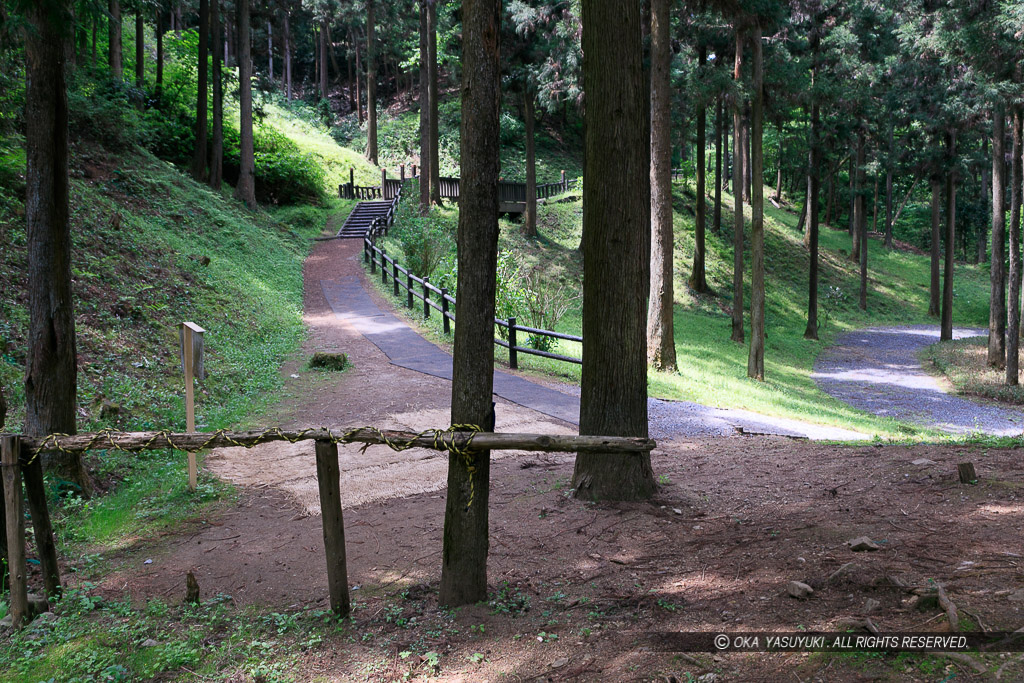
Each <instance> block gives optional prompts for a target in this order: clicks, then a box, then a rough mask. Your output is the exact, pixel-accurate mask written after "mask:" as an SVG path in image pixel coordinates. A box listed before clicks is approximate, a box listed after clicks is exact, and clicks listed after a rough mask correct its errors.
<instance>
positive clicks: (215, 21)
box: [210, 0, 224, 190]
mask: <svg viewBox="0 0 1024 683" xmlns="http://www.w3.org/2000/svg"><path fill="white" fill-rule="evenodd" d="M220 2H221V0H210V35H211V36H212V37H213V39H212V41H211V42H212V44H213V142H212V143H211V145H210V187H212V188H214V189H215V190H219V189H220V186H221V184H222V183H223V182H224V83H223V81H224V78H223V73H222V69H221V56H222V55H223V52H221V50H219V49H217V48H218V43H219V41H220V35H221V23H220Z"/></svg>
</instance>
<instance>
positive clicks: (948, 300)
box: [939, 131, 956, 341]
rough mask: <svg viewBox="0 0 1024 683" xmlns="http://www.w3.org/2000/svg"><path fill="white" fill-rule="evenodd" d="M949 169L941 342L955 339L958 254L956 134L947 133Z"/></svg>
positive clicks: (947, 171) (947, 178) (952, 132)
mask: <svg viewBox="0 0 1024 683" xmlns="http://www.w3.org/2000/svg"><path fill="white" fill-rule="evenodd" d="M946 148H947V150H948V156H949V167H948V168H947V170H946V253H945V256H946V264H945V272H943V274H942V329H941V331H940V333H939V339H940V340H941V341H950V340H952V339H953V263H954V261H953V259H954V256H955V252H956V166H955V164H956V132H955V131H949V132H947V133H946Z"/></svg>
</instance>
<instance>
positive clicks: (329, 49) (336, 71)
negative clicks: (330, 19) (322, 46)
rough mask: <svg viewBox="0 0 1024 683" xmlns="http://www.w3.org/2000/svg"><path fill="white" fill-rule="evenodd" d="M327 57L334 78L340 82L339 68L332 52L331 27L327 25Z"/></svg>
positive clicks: (332, 38)
mask: <svg viewBox="0 0 1024 683" xmlns="http://www.w3.org/2000/svg"><path fill="white" fill-rule="evenodd" d="M327 56H328V57H330V58H331V68H332V69H334V78H335V79H337V81H338V82H340V81H341V67H340V66H339V65H338V57H337V55H336V54H335V52H334V36H332V35H331V25H330V23H328V24H327Z"/></svg>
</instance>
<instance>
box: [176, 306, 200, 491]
mask: <svg viewBox="0 0 1024 683" xmlns="http://www.w3.org/2000/svg"><path fill="white" fill-rule="evenodd" d="M205 331H206V330H204V329H203V328H201V327H199V326H198V325H196V324H195V323H191V322H183V323H182V324H181V352H182V353H181V357H182V367H183V369H184V371H185V425H186V426H185V431H186V432H189V433H192V432H194V431H196V403H195V390H194V388H193V386H192V379H193V377H194V376H196V375H199V377H200V379H202V374H203V373H202V372H201V371H200V372H198V373H196V372H195V369H196V367H197V366H198V367H202V359H201V357H200V358H196V357H195V351H196V349H197V346H198V348H199V349H202V334H203V333H204V332H205ZM197 342H198V344H197ZM201 353H202V351H201V350H200V354H201ZM198 482H199V467H198V465H197V464H196V454H195V453H191V452H190V453H189V454H188V488H189V490H190V491H195V490H196V485H197V484H198Z"/></svg>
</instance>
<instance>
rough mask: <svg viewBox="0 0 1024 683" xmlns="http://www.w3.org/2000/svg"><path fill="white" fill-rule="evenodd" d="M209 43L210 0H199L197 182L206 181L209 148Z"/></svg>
mask: <svg viewBox="0 0 1024 683" xmlns="http://www.w3.org/2000/svg"><path fill="white" fill-rule="evenodd" d="M209 43H210V0H199V57H198V61H197V66H198V68H199V80H198V86H197V90H196V93H197V94H196V128H195V130H196V147H195V151H193V153H192V177H193V178H194V179H195V180H197V181H198V182H201V183H202V182H206V179H207V174H206V160H207V158H208V156H209V149H208V148H207V147H208V146H207V142H206V126H207V124H206V113H207V109H208V105H207V101H206V97H207V90H208V89H209V86H208V85H207V68H208V65H207V46H208V45H209Z"/></svg>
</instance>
